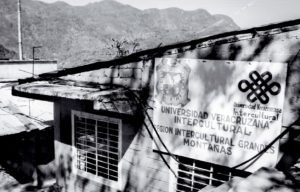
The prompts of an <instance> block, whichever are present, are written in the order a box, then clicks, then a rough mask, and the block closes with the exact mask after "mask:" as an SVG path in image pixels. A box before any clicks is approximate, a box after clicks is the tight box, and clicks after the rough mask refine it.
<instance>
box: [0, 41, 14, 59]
mask: <svg viewBox="0 0 300 192" xmlns="http://www.w3.org/2000/svg"><path fill="white" fill-rule="evenodd" d="M16 56H17V54H16V52H14V51H11V50H8V49H6V48H5V47H4V46H3V45H1V44H0V60H3V59H12V58H14V57H16Z"/></svg>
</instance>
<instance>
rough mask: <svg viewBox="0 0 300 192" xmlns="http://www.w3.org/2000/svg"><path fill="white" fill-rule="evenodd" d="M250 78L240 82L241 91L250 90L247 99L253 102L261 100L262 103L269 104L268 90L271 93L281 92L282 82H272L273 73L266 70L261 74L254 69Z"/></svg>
mask: <svg viewBox="0 0 300 192" xmlns="http://www.w3.org/2000/svg"><path fill="white" fill-rule="evenodd" d="M249 78H250V80H251V81H248V80H245V79H244V80H241V81H240V82H239V84H238V87H239V89H240V91H242V92H247V91H249V90H250V92H249V93H248V95H247V100H248V101H249V102H251V103H253V102H255V101H256V100H259V101H260V102H261V103H262V104H267V103H268V102H269V96H268V92H269V93H270V94H271V95H278V94H279V93H280V89H281V87H280V84H279V83H277V82H270V81H271V80H272V74H271V73H270V72H269V71H266V72H264V73H262V74H259V73H258V72H257V71H252V72H250V73H249Z"/></svg>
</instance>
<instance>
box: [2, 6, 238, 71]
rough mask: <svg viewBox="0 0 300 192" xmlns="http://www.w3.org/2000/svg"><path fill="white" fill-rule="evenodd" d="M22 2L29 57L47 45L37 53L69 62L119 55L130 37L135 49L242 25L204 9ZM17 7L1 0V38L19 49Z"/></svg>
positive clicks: (82, 61)
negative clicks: (119, 46) (119, 47)
mask: <svg viewBox="0 0 300 192" xmlns="http://www.w3.org/2000/svg"><path fill="white" fill-rule="evenodd" d="M22 3H23V4H22V26H23V29H22V30H23V46H24V47H23V49H24V55H25V58H31V57H32V56H31V51H32V50H31V49H32V46H37V45H42V46H43V48H41V49H39V52H38V53H37V57H39V58H47V59H58V60H59V63H62V65H63V66H64V67H69V66H74V65H81V64H86V63H89V62H93V61H96V60H107V59H111V58H114V57H116V54H115V48H116V42H123V41H126V42H125V43H123V45H125V47H126V46H127V47H126V48H125V49H129V52H131V51H136V50H138V49H147V48H153V47H157V46H158V45H160V44H162V45H165V44H170V43H176V42H179V41H187V40H191V39H196V38H201V37H203V36H207V35H213V34H217V33H222V32H226V31H232V30H237V29H239V27H238V26H237V25H236V24H235V23H234V22H233V21H232V19H230V18H229V17H227V16H224V15H211V14H210V13H208V12H207V11H205V10H202V9H198V10H194V11H184V10H181V9H177V8H169V9H163V10H159V9H148V10H144V11H142V10H139V9H136V8H134V7H131V6H128V5H123V4H121V3H118V2H116V1H113V0H104V1H101V2H98V3H92V4H88V5H86V6H70V5H68V4H66V3H63V2H57V3H52V4H46V3H43V2H39V1H33V0H26V1H22ZM16 13H17V0H1V1H0V42H1V43H2V44H3V45H4V46H5V47H6V48H8V49H10V50H13V51H14V52H18V49H17V25H16V24H17V14H16ZM112 39H114V40H115V41H112ZM111 45H113V46H111ZM131 49H134V50H131ZM15 57H16V56H15Z"/></svg>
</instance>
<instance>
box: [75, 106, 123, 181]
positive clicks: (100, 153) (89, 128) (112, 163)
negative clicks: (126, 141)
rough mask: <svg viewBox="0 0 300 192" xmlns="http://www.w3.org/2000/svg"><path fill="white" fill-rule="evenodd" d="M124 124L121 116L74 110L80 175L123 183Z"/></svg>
mask: <svg viewBox="0 0 300 192" xmlns="http://www.w3.org/2000/svg"><path fill="white" fill-rule="evenodd" d="M120 127H121V120H119V119H114V118H108V117H104V116H99V115H93V114H89V113H85V112H79V111H72V128H73V146H74V147H75V151H76V152H75V157H76V161H75V169H76V171H77V174H78V175H80V176H83V177H86V178H88V179H92V180H95V181H97V182H100V183H103V184H107V185H110V186H116V184H117V183H118V184H120V175H121V174H120V170H121V168H120V165H119V161H120V154H121V150H120V149H121V145H120V144H121V133H120V132H121V128H120ZM119 186H120V185H119Z"/></svg>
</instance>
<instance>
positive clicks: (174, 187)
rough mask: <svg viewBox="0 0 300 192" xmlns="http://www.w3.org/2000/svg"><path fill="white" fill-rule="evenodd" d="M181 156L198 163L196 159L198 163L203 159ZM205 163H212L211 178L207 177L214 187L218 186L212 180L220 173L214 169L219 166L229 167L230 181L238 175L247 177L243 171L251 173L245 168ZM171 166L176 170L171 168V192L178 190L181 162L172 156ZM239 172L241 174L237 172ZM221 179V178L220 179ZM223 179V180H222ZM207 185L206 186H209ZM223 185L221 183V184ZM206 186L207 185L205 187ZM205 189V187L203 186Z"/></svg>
mask: <svg viewBox="0 0 300 192" xmlns="http://www.w3.org/2000/svg"><path fill="white" fill-rule="evenodd" d="M175 157H176V158H177V160H178V161H180V160H179V158H180V156H175ZM181 158H186V159H189V160H191V161H194V162H193V163H196V162H195V161H198V163H201V160H197V159H192V158H189V157H181ZM203 163H206V164H210V165H209V166H210V170H209V171H210V172H211V173H210V176H209V178H207V179H209V183H208V184H207V185H210V186H213V187H217V186H215V185H214V184H212V182H213V180H215V179H216V178H215V175H216V174H219V173H218V172H215V171H214V170H215V169H217V170H218V167H223V168H225V169H228V172H229V174H228V177H229V179H228V180H227V181H229V180H230V178H233V177H236V176H238V177H246V176H243V175H242V172H243V174H245V175H247V174H250V173H248V172H247V171H243V170H238V169H232V168H230V167H226V166H222V165H217V164H213V163H209V162H203ZM182 164H183V163H182ZM170 167H171V169H172V171H174V172H172V171H171V170H170V171H169V175H170V176H169V192H174V191H177V178H178V176H179V170H180V169H179V162H177V161H176V160H175V159H173V158H170ZM199 169H205V168H202V167H198V170H199ZM237 172H239V174H238V173H237ZM174 173H175V175H176V177H175V175H174ZM194 174H195V173H194V172H193V173H191V175H192V177H194ZM204 177H207V176H204ZM193 179H194V178H193ZM219 180H220V179H219ZM220 181H221V180H220ZM227 181H225V180H223V183H226V182H227ZM207 185H206V186H207ZM220 185H221V184H220ZM204 188H205V187H204ZM202 189H203V188H202ZM199 190H201V189H199Z"/></svg>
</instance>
